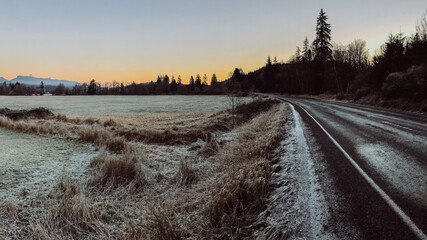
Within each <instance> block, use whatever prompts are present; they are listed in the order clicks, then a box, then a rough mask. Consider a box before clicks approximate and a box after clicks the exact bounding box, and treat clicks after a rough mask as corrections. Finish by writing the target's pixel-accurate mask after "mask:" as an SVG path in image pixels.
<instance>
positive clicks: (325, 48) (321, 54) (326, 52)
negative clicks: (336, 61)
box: [313, 9, 332, 63]
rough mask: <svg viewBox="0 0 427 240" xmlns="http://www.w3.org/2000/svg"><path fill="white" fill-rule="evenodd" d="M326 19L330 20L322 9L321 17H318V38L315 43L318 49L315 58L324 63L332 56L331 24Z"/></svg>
mask: <svg viewBox="0 0 427 240" xmlns="http://www.w3.org/2000/svg"><path fill="white" fill-rule="evenodd" d="M326 20H328V16H326V13H325V12H324V11H323V9H321V10H320V13H319V17H317V25H316V39H315V40H314V42H313V43H314V47H315V49H316V51H315V56H314V59H315V60H316V61H319V62H322V63H324V62H326V61H328V60H330V59H331V58H332V44H331V24H329V23H327V22H326Z"/></svg>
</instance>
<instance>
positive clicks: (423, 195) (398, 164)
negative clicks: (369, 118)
mask: <svg viewBox="0 0 427 240" xmlns="http://www.w3.org/2000/svg"><path fill="white" fill-rule="evenodd" d="M357 152H358V154H359V155H360V156H361V157H362V158H363V159H365V160H366V161H368V162H369V165H370V166H371V167H373V168H374V169H375V171H376V172H378V173H379V174H381V176H382V177H383V178H384V179H386V180H387V182H389V183H391V184H392V185H393V187H394V189H395V190H397V191H399V192H401V193H402V194H403V195H405V196H407V197H408V198H409V199H412V201H414V202H415V203H416V204H419V205H421V206H423V207H427V170H426V169H425V168H424V167H423V166H422V165H421V164H419V162H418V161H416V160H415V159H412V158H411V157H410V156H407V155H405V154H404V153H402V152H397V151H395V150H394V149H393V148H392V147H389V146H386V145H381V144H361V145H358V146H357Z"/></svg>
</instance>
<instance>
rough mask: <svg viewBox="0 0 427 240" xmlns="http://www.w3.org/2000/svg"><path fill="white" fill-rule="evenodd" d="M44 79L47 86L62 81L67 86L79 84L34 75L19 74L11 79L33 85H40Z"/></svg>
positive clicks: (56, 84)
mask: <svg viewBox="0 0 427 240" xmlns="http://www.w3.org/2000/svg"><path fill="white" fill-rule="evenodd" d="M5 80H6V79H5ZM6 81H7V80H6ZM42 81H43V84H44V85H45V86H58V85H59V84H60V83H62V84H64V86H65V87H74V86H75V85H76V84H79V83H78V82H74V81H68V80H58V79H51V78H37V77H33V76H17V77H16V78H14V79H12V80H10V82H11V83H16V82H19V83H23V84H26V85H32V86H40V83H41V82H42ZM0 82H1V79H0Z"/></svg>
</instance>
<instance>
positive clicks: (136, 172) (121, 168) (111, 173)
mask: <svg viewBox="0 0 427 240" xmlns="http://www.w3.org/2000/svg"><path fill="white" fill-rule="evenodd" d="M91 167H93V168H95V169H97V170H98V172H99V176H97V177H96V179H95V180H93V183H94V184H100V185H102V186H107V185H112V186H113V187H117V186H120V185H129V184H132V185H133V186H135V187H136V188H141V187H143V186H144V185H145V183H146V179H145V174H144V171H143V169H142V160H141V159H140V158H139V157H138V156H137V154H136V153H135V151H132V150H131V149H129V148H128V149H127V150H126V151H125V152H124V153H123V154H122V155H118V156H111V155H109V154H108V153H106V152H105V151H101V153H100V154H99V155H98V156H97V157H95V158H94V159H93V160H92V162H91Z"/></svg>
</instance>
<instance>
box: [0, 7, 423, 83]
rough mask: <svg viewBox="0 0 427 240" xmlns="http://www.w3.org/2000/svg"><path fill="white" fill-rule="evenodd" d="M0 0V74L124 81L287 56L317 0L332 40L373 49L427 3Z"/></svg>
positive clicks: (312, 22) (410, 27)
mask: <svg viewBox="0 0 427 240" xmlns="http://www.w3.org/2000/svg"><path fill="white" fill-rule="evenodd" d="M0 2H1V5H0V32H2V33H3V34H2V37H1V38H0V46H2V48H1V53H2V54H1V55H2V58H1V59H0V77H4V78H6V79H9V80H10V79H12V78H15V77H16V76H18V75H24V76H28V75H30V74H31V75H33V76H36V77H43V78H49V77H50V78H53V79H63V80H72V81H78V82H89V81H90V80H91V79H95V80H96V81H98V82H112V81H113V80H115V81H118V82H124V83H131V82H137V83H140V82H149V81H155V80H156V78H157V76H158V75H165V74H167V75H169V77H172V75H174V76H175V78H177V77H178V75H181V78H182V80H183V82H184V83H187V82H188V80H189V78H190V76H191V75H193V76H196V75H197V74H200V75H201V76H203V74H206V75H207V76H208V78H209V81H210V77H211V76H212V74H213V73H216V75H217V76H218V79H219V80H220V81H222V80H225V79H226V78H228V76H229V73H230V72H232V71H233V70H234V68H236V67H238V68H242V69H243V71H244V72H249V71H254V70H256V69H258V68H260V67H262V66H263V65H264V64H265V61H266V59H267V56H271V58H272V59H273V58H274V57H275V56H276V57H277V58H278V60H279V61H281V60H283V61H285V62H286V61H287V60H288V59H289V58H290V57H291V56H292V55H293V54H294V52H295V49H296V46H300V47H301V46H302V42H303V40H304V38H305V37H306V36H307V37H308V39H309V41H310V42H311V41H313V39H314V37H315V26H316V18H317V16H318V13H319V11H320V9H321V8H323V9H324V11H325V12H326V14H327V15H328V17H329V19H328V22H329V23H330V24H331V27H332V41H333V42H335V43H341V44H348V43H350V42H351V41H352V40H354V39H357V38H360V39H363V40H366V41H367V47H368V49H369V50H370V53H371V55H373V54H374V52H375V50H377V49H379V47H380V45H381V44H382V43H384V42H385V40H386V39H387V36H388V35H389V34H390V33H398V32H402V33H404V34H405V35H406V36H409V35H411V34H412V33H414V32H415V25H416V23H417V21H418V20H419V19H420V18H421V16H422V14H423V13H424V12H425V11H426V8H427V4H426V2H425V0H423V1H422V0H413V1H409V2H402V1H397V0H392V1H366V0H362V1H358V2H357V3H354V2H343V1H337V0H326V1H315V0H311V1H304V2H302V1H300V2H289V1H279V0H269V1H252V0H250V1H247V0H246V1H243V0H236V1H232V2H230V1H225V0H218V1H204V0H202V1H200V0H199V1H197V0H187V1H171V0H165V1H161V2H160V1H136V0H135V1H132V0H128V1H112V0H92V1H85V0H75V1H66V0H36V1H35V0H20V1H0Z"/></svg>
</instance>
